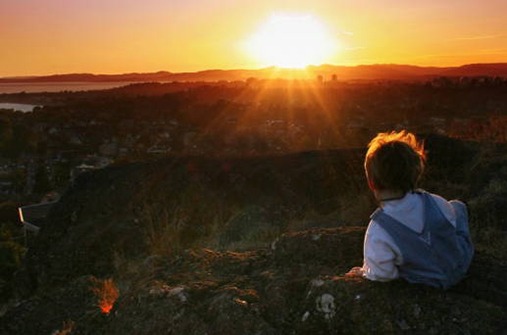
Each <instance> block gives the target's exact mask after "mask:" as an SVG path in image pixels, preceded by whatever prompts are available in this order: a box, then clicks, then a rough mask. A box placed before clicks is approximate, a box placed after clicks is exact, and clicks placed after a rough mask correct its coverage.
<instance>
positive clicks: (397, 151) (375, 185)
mask: <svg viewBox="0 0 507 335" xmlns="http://www.w3.org/2000/svg"><path fill="white" fill-rule="evenodd" d="M425 161H426V156H425V154H424V147H423V144H422V143H421V142H419V141H417V139H416V137H415V136H414V134H412V133H409V132H407V131H405V130H402V131H400V132H391V133H379V134H378V135H377V136H376V137H375V138H374V139H373V140H371V142H370V144H368V152H367V153H366V157H365V160H364V168H365V170H366V177H367V179H368V185H369V186H370V188H371V189H373V190H378V191H380V190H389V191H403V192H408V191H410V190H413V189H414V188H415V187H416V184H417V181H418V179H419V177H420V176H421V174H422V172H423V170H424V164H425Z"/></svg>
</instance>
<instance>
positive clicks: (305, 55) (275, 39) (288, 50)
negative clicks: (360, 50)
mask: <svg viewBox="0 0 507 335" xmlns="http://www.w3.org/2000/svg"><path fill="white" fill-rule="evenodd" d="M245 47H246V51H247V52H248V54H249V55H250V56H251V57H253V58H255V59H256V60H257V61H258V62H260V63H261V64H262V65H263V66H278V67H284V68H303V67H306V66H308V65H320V64H322V63H324V62H326V61H328V60H329V59H330V58H331V56H333V54H334V53H335V52H336V51H337V49H338V41H337V40H335V39H334V38H333V36H332V35H331V34H330V33H329V31H328V29H326V27H325V26H324V24H323V23H322V21H321V20H319V19H318V18H317V17H315V16H312V15H308V14H276V15H272V16H271V17H270V18H269V19H268V20H266V21H265V22H264V23H263V24H262V25H261V26H260V27H259V28H258V30H257V31H256V32H254V33H253V34H252V35H251V36H250V37H249V38H248V39H247V40H246V42H245Z"/></svg>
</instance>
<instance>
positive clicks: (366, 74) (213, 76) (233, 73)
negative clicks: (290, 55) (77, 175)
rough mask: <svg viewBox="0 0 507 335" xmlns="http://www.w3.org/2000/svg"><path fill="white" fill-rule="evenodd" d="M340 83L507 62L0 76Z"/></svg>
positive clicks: (495, 67) (480, 70)
mask: <svg viewBox="0 0 507 335" xmlns="http://www.w3.org/2000/svg"><path fill="white" fill-rule="evenodd" d="M333 75H336V78H337V79H338V80H418V79H428V78H432V77H442V76H451V77H462V76H499V77H507V63H475V64H465V65H461V66H453V67H435V66H417V65H406V64H371V65H356V66H342V65H330V64H323V65H319V66H315V65H310V66H308V67H306V68H305V69H286V68H277V67H267V68H261V69H230V70H224V69H209V70H202V71H196V72H169V71H157V72H147V73H139V72H131V73H124V74H93V73H68V74H53V75H46V76H16V77H0V83H40V82H150V81H160V82H170V81H221V80H226V81H235V80H246V79H248V78H257V79H276V78H287V79H313V78H315V77H316V76H331V77H332V76H333Z"/></svg>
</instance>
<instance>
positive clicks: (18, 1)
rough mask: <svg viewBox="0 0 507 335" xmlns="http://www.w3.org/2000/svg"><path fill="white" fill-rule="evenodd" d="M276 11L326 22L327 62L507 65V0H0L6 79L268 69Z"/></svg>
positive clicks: (1, 69)
mask: <svg viewBox="0 0 507 335" xmlns="http://www.w3.org/2000/svg"><path fill="white" fill-rule="evenodd" d="M273 15H309V16H311V17H312V18H315V19H316V20H318V22H319V23H320V24H321V25H322V26H323V27H325V29H326V32H327V33H328V34H329V36H331V40H329V39H328V40H327V43H331V44H333V43H335V45H334V48H333V52H332V53H331V54H329V55H327V56H326V59H325V60H323V61H324V62H325V63H328V64H334V65H360V64H381V63H382V64H385V63H396V64H413V65H421V66H459V65H463V64H469V63H494V62H507V23H506V22H507V0H487V1H486V0H445V1H443V0H427V1H415V0H349V1H345V0H329V1H328V0H323V1H319V0H311V1H306V0H293V1H281V0H255V1H251V0H142V1H140V0H46V1H43V0H0V45H1V49H0V77H6V76H24V75H47V74H59V73H84V72H87V73H127V72H155V71H162V70H163V71H170V72H193V71H200V70H206V69H239V68H242V69H244V68H260V67H264V66H269V65H270V64H267V62H266V61H265V60H264V61H261V60H259V59H256V58H255V56H254V54H253V52H251V50H250V51H249V49H248V48H247V47H245V43H246V41H248V40H249V38H251V36H252V35H253V34H255V33H256V32H257V31H259V30H260V29H261V27H263V24H265V22H266V21H268V20H269V18H270V17H272V16H273Z"/></svg>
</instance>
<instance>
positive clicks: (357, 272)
mask: <svg viewBox="0 0 507 335" xmlns="http://www.w3.org/2000/svg"><path fill="white" fill-rule="evenodd" d="M363 274H364V272H363V268H362V267H359V266H355V267H353V268H352V269H350V270H349V272H347V273H346V274H345V276H346V277H362V276H363Z"/></svg>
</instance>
